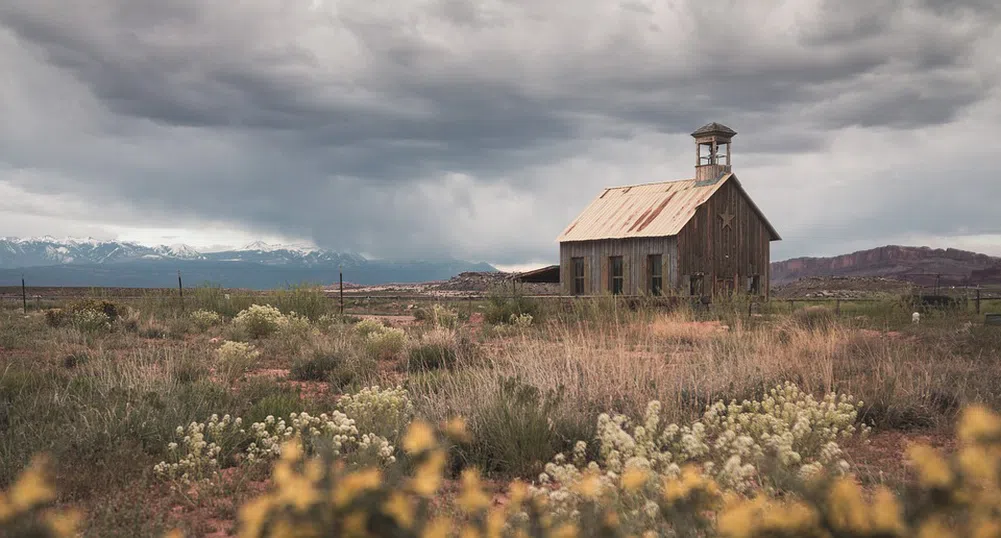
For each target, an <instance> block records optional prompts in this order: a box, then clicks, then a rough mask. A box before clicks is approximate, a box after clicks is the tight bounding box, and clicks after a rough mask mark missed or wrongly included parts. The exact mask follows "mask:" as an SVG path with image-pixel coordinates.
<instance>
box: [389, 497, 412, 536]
mask: <svg viewBox="0 0 1001 538" xmlns="http://www.w3.org/2000/svg"><path fill="white" fill-rule="evenodd" d="M382 510H383V512H385V513H386V514H388V515H390V516H392V517H393V519H395V520H396V522H397V523H399V525H400V526H401V527H403V528H405V529H409V528H410V527H411V526H412V525H413V524H414V506H413V504H412V503H411V502H410V499H408V498H407V497H406V496H405V495H403V494H402V493H400V492H398V491H396V492H393V493H392V494H390V496H389V498H388V499H386V502H385V503H383V505H382Z"/></svg>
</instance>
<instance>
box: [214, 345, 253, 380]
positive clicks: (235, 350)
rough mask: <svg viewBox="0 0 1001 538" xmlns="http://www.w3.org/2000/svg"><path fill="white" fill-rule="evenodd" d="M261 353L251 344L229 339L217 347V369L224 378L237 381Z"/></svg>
mask: <svg viewBox="0 0 1001 538" xmlns="http://www.w3.org/2000/svg"><path fill="white" fill-rule="evenodd" d="M259 355H260V352H259V351H257V350H256V349H254V346H252V345H250V344H245V343H243V342H232V341H229V340H227V341H225V342H223V343H222V345H221V346H219V348H218V349H216V359H217V361H216V364H217V365H218V368H217V371H218V372H219V373H220V374H221V375H222V376H223V378H224V379H226V380H228V381H230V382H232V381H235V380H237V379H239V378H240V377H242V376H243V374H245V373H246V372H247V370H249V369H250V367H251V366H252V365H253V364H254V361H255V360H256V359H257V357H258V356H259Z"/></svg>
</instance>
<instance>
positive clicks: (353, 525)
mask: <svg viewBox="0 0 1001 538" xmlns="http://www.w3.org/2000/svg"><path fill="white" fill-rule="evenodd" d="M367 524H368V517H367V514H365V512H355V513H352V514H348V515H347V516H345V517H344V535H345V536H365V535H366V534H368V533H367V532H366V526H367Z"/></svg>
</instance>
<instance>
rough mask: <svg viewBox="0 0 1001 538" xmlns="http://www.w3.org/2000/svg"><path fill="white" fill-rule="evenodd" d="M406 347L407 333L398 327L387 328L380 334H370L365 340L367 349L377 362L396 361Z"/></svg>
mask: <svg viewBox="0 0 1001 538" xmlns="http://www.w3.org/2000/svg"><path fill="white" fill-rule="evenodd" d="M406 346H407V333H405V332H403V329H398V328H396V327H386V328H384V329H383V330H381V331H379V332H373V333H369V335H368V337H367V338H366V339H365V349H366V350H367V351H368V353H369V355H371V356H372V357H373V358H375V359H376V360H390V359H395V358H397V357H399V356H400V353H402V352H403V350H404V349H405V348H406Z"/></svg>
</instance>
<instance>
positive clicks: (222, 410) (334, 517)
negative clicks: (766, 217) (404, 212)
mask: <svg viewBox="0 0 1001 538" xmlns="http://www.w3.org/2000/svg"><path fill="white" fill-rule="evenodd" d="M14 291H15V290H11V292H12V293H14ZM363 291H366V290H363ZM382 292H383V293H385V294H386V295H387V296H386V297H382V298H380V297H378V296H376V297H374V298H373V296H372V295H371V293H373V292H372V290H367V291H366V293H367V294H366V295H365V296H364V297H361V296H358V295H357V294H358V293H361V292H358V291H354V292H353V293H354V295H352V294H348V295H347V298H346V300H345V311H344V313H343V314H341V313H340V311H339V303H338V301H337V300H335V299H333V298H332V297H331V295H330V293H329V291H324V290H322V289H318V288H317V289H314V288H308V287H299V288H293V289H289V290H280V291H274V292H268V293H253V294H251V293H244V294H238V293H236V292H232V293H230V292H228V291H225V290H221V289H218V288H210V287H203V288H194V289H190V290H185V296H184V298H183V301H182V300H180V299H179V298H178V297H174V296H172V295H171V293H170V292H169V291H163V292H156V293H149V294H147V295H146V296H143V297H138V298H137V297H134V296H130V295H129V294H128V293H122V292H116V293H108V294H100V293H93V292H90V293H84V292H80V293H76V294H74V296H72V297H63V296H55V295H56V293H55V292H52V293H49V294H48V295H47V296H46V295H44V294H38V296H37V297H35V296H32V297H31V301H29V304H28V307H29V308H28V311H27V313H25V312H24V311H23V305H22V302H21V301H20V300H12V299H11V300H5V301H3V302H0V307H2V308H0V491H2V492H3V493H0V534H3V532H6V533H8V534H3V535H4V536H7V535H10V536H73V535H76V534H74V533H75V532H76V533H79V534H80V535H82V536H93V537H113V536H129V537H153V536H156V537H160V536H174V537H177V536H186V537H195V536H206V537H229V536H408V537H409V536H414V537H417V536H428V537H443V536H463V537H467V536H468V537H472V536H484V537H485V536H564V537H572V536H641V535H642V536H734V537H737V536H762V537H763V536H912V535H913V536H948V535H949V534H947V532H954V533H955V534H953V535H956V536H967V535H970V536H972V535H976V536H996V535H998V532H999V530H1001V511H999V510H998V506H999V504H998V499H999V498H1001V475H999V472H998V470H999V469H1001V419H999V418H998V417H997V416H995V415H994V414H993V412H994V411H993V410H997V409H1001V327H997V326H989V325H985V324H984V316H983V315H978V314H976V313H975V312H973V311H972V310H971V309H970V307H969V305H968V304H964V305H963V307H961V308H949V309H938V310H936V309H928V308H922V309H921V310H922V314H921V317H920V322H919V323H913V322H912V312H914V310H915V307H914V306H913V305H911V304H908V302H907V301H905V300H903V299H902V298H901V297H894V296H892V295H887V296H885V297H882V298H880V299H879V300H872V301H857V302H853V301H851V300H845V301H844V302H839V303H838V304H837V308H836V309H835V307H834V304H833V303H831V302H830V301H827V302H817V303H816V304H808V303H807V302H805V301H797V302H795V303H793V302H790V301H787V300H775V301H772V302H769V303H767V304H763V305H756V306H755V307H754V308H751V307H749V305H748V304H747V303H746V302H743V301H741V300H739V299H734V300H729V301H718V302H717V303H715V304H713V305H712V306H711V307H710V308H697V307H695V306H692V305H688V304H686V303H684V302H682V304H680V305H675V306H673V307H670V308H668V307H665V306H664V305H660V304H654V303H652V302H644V301H639V302H638V304H637V303H635V302H634V303H627V302H626V301H624V300H622V299H616V298H612V297H603V298H588V299H582V300H575V301H562V300H553V299H546V298H538V297H526V296H521V295H513V294H511V293H510V292H509V290H507V291H503V290H502V291H496V290H495V291H492V292H490V293H485V294H483V296H482V297H476V298H459V299H456V298H450V297H449V296H447V295H442V294H437V295H433V296H429V297H426V298H425V299H424V300H420V301H415V300H408V299H407V298H397V297H393V296H392V294H391V293H390V292H386V291H385V290H382ZM981 308H982V309H983V311H984V312H999V311H1001V303H999V302H998V301H997V300H985V301H984V302H983V304H982V305H981ZM949 529H951V531H949ZM650 533H652V534H650ZM977 533H979V534H977Z"/></svg>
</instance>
